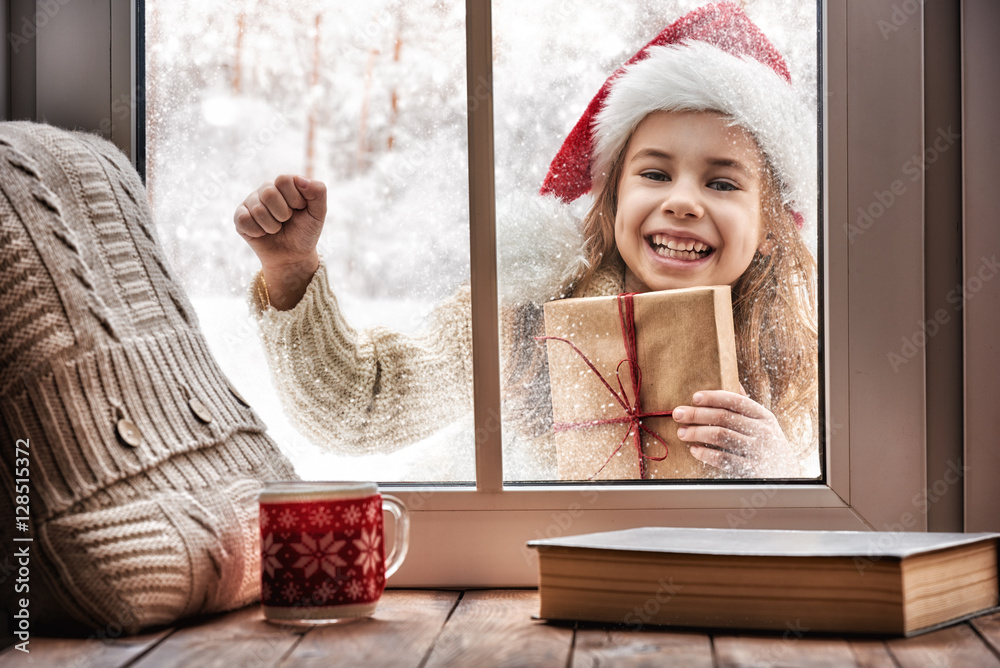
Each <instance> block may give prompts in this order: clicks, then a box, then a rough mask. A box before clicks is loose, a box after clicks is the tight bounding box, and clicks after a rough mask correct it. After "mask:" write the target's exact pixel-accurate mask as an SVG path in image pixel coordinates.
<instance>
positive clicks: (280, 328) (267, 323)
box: [235, 3, 818, 477]
mask: <svg viewBox="0 0 1000 668" xmlns="http://www.w3.org/2000/svg"><path fill="white" fill-rule="evenodd" d="M811 122H812V121H811V119H810V118H809V114H808V113H806V112H804V111H803V110H802V108H801V105H800V104H799V102H798V101H797V98H796V97H795V96H794V94H793V92H792V90H791V86H790V78H789V75H788V70H787V67H786V65H785V63H784V60H783V59H782V58H781V56H780V54H778V52H777V51H776V50H775V49H774V47H773V46H772V45H771V44H770V42H769V41H768V40H767V38H766V37H765V36H764V35H763V34H762V33H761V32H760V31H759V29H758V28H757V27H756V26H755V25H754V24H753V23H752V22H751V21H750V20H749V18H747V17H746V15H745V14H743V13H742V11H741V10H740V9H739V8H737V7H736V6H735V5H733V4H731V3H720V4H717V5H709V6H706V7H703V8H701V9H698V10H695V11H694V12H691V13H690V14H688V15H686V16H684V17H682V18H681V19H679V20H678V21H676V22H675V23H673V24H672V25H671V26H669V27H668V28H666V29H665V30H664V31H663V32H661V33H660V34H659V35H658V36H657V37H656V38H655V39H654V40H653V41H652V42H650V43H649V44H647V45H646V46H645V47H644V48H643V49H642V50H640V51H639V53H637V54H636V55H635V56H634V57H633V58H632V59H631V60H630V61H629V62H628V63H626V65H625V66H623V67H622V68H621V69H619V70H618V71H617V72H615V74H613V75H612V76H611V77H610V78H609V79H608V81H607V82H606V83H605V84H604V86H603V87H602V89H601V91H600V92H599V93H598V94H597V96H596V97H595V98H594V100H593V101H592V102H591V104H590V105H589V106H588V109H587V111H586V113H585V114H584V116H583V117H582V118H581V119H580V121H579V122H578V123H577V125H576V127H575V128H574V130H573V132H572V133H571V134H570V135H569V137H568V138H567V140H566V142H565V143H564V144H563V147H562V148H561V149H560V152H559V154H558V155H557V156H556V158H555V159H554V160H553V162H552V165H551V167H550V170H549V173H548V175H547V177H546V180H545V183H544V185H543V187H542V191H541V195H542V197H541V198H540V200H539V201H537V202H535V203H533V204H532V205H530V206H524V207H522V208H521V209H520V210H518V211H516V212H514V213H513V215H512V216H511V217H512V218H514V221H512V222H511V226H512V227H513V228H514V229H515V230H517V231H527V232H536V231H537V233H535V234H533V235H532V236H531V239H530V241H527V242H524V241H523V240H522V243H523V245H525V246H532V251H533V252H534V253H535V254H538V253H540V252H541V253H545V252H546V251H545V250H544V248H543V250H541V251H540V250H539V248H538V247H537V245H536V242H537V239H538V237H539V235H541V236H542V237H550V238H552V239H557V240H560V239H563V238H564V235H565V232H566V230H567V229H576V228H575V227H574V224H573V223H572V222H567V221H569V220H570V219H569V215H568V207H567V206H566V204H568V203H569V202H571V201H573V200H575V199H576V198H578V197H579V196H581V195H583V194H584V193H586V192H588V191H591V190H593V191H594V192H595V197H594V202H593V205H592V207H591V208H590V210H589V212H588V214H587V215H586V217H585V218H584V220H583V224H582V237H581V242H580V244H579V251H580V252H578V253H570V254H567V253H565V252H560V251H561V250H564V249H557V251H555V252H552V253H551V256H552V258H556V257H557V258H559V259H558V260H556V261H554V264H555V265H556V266H554V267H552V271H551V272H550V274H551V276H549V277H548V278H551V279H552V280H551V281H548V282H546V281H537V280H534V279H533V280H532V281H531V282H532V283H533V284H534V286H535V288H536V294H534V295H532V296H530V297H525V296H524V295H521V296H520V297H519V298H518V299H507V300H505V301H504V303H503V304H502V313H503V316H504V324H503V327H502V333H503V341H502V348H503V352H504V355H505V360H504V362H505V364H504V368H505V371H506V378H505V384H504V395H505V396H504V407H505V416H507V417H512V418H514V419H515V422H516V423H517V426H518V431H519V432H520V433H521V434H522V435H526V436H528V437H530V438H533V439H536V441H537V443H533V444H532V446H531V447H530V448H529V450H530V451H531V452H534V453H537V454H536V457H537V458H538V459H540V460H541V462H542V464H543V468H545V467H548V468H550V469H551V467H552V462H553V461H554V456H553V454H552V447H551V445H550V444H549V443H548V438H549V434H550V433H551V406H550V405H549V401H548V374H547V367H546V360H545V353H544V350H543V349H542V348H541V347H540V346H538V345H537V344H536V343H535V342H534V341H533V339H532V337H533V336H534V335H537V334H539V333H540V332H541V304H542V303H544V301H547V300H549V299H555V298H560V297H564V296H568V295H572V296H574V297H582V296H595V295H609V294H617V293H619V292H624V291H628V292H643V291H647V290H665V289H671V288H680V287H691V286H705V285H720V284H728V285H731V286H732V291H733V315H734V321H735V326H736V338H737V351H738V359H739V367H740V377H741V382H742V385H743V388H744V393H743V394H742V395H740V394H735V393H731V392H724V391H702V392H697V393H695V395H694V396H693V397H692V398H691V404H690V405H687V406H679V407H676V408H675V409H674V413H673V417H674V419H675V420H676V421H677V422H678V423H680V424H681V425H682V427H681V428H680V429H679V431H678V435H679V437H680V438H681V439H682V440H684V441H685V442H688V443H690V449H691V454H692V455H693V456H694V457H696V458H697V459H700V460H701V461H703V462H705V463H707V464H709V465H711V466H714V467H716V468H718V469H719V470H720V471H722V472H723V473H724V474H726V475H733V476H741V477H796V476H799V475H802V469H801V467H800V464H801V463H802V462H803V461H805V459H806V457H807V456H808V455H810V454H812V453H814V452H815V448H816V443H817V433H818V429H817V332H816V326H815V312H816V310H815V262H814V260H813V258H812V255H811V254H810V252H809V250H808V248H807V247H806V245H805V243H804V242H803V239H802V236H801V234H800V230H801V228H802V226H803V223H804V217H803V215H801V214H800V213H798V212H796V210H795V209H796V208H798V209H802V210H804V211H808V209H809V208H810V207H813V206H815V202H816V192H815V172H816V161H815V150H814V147H813V144H812V142H811V139H810V138H811V136H812V135H811V132H812V129H811V127H810V125H811ZM325 197H326V193H325V188H324V186H323V184H321V183H319V182H315V181H308V180H307V179H304V178H302V177H300V176H280V177H278V178H277V179H275V180H274V182H271V183H265V184H264V185H263V186H261V188H259V189H258V190H257V191H255V192H253V193H251V194H250V195H249V196H248V197H247V199H246V200H245V201H244V203H243V204H241V205H240V206H239V207H238V208H237V211H236V215H235V222H236V229H237V231H238V232H239V233H240V235H241V236H242V237H243V238H244V239H246V240H247V242H248V243H249V244H250V245H251V247H252V248H253V249H254V251H255V252H256V253H257V255H258V257H259V258H260V260H261V263H262V272H261V274H260V275H259V276H258V278H257V279H256V281H255V283H254V286H255V287H254V291H253V295H254V296H253V299H252V302H253V305H254V308H255V310H256V312H257V313H258V314H259V316H260V318H261V333H262V337H263V340H264V344H265V349H266V350H267V352H268V357H269V363H270V365H271V367H272V371H273V372H274V378H275V380H276V384H277V385H278V390H279V393H280V395H281V396H282V399H283V402H284V404H285V406H286V409H287V410H288V411H289V412H290V413H291V415H292V417H293V418H294V419H295V420H296V421H297V422H298V425H299V427H300V428H301V429H302V430H303V431H305V432H306V433H307V435H311V436H312V437H313V439H314V440H316V441H317V442H329V441H330V440H331V439H333V440H335V441H336V442H337V443H338V444H339V445H340V446H341V447H343V448H345V449H347V450H349V451H352V452H355V453H359V454H363V453H370V452H378V451H381V452H384V451H387V450H392V449H395V448H398V447H402V446H404V445H406V444H408V443H412V442H413V441H415V440H418V439H419V438H422V437H423V436H426V435H428V434H429V433H431V432H432V431H434V430H435V429H436V428H438V427H439V426H440V425H442V424H445V423H447V422H448V421H450V420H452V419H454V418H455V417H457V416H458V415H459V413H460V411H462V410H463V409H467V406H468V405H469V403H470V401H471V383H470V382H469V379H470V378H471V374H469V373H468V372H467V371H466V369H467V368H468V365H469V364H470V363H471V326H470V322H469V318H470V302H469V290H468V287H465V288H463V289H460V290H459V291H458V292H457V293H456V295H455V296H453V297H452V298H451V299H449V300H447V301H446V302H445V303H443V304H442V305H441V306H440V307H439V308H438V309H437V311H436V312H435V314H434V318H433V321H432V323H431V327H430V328H429V329H428V333H427V334H426V335H425V336H423V337H406V336H403V335H400V334H398V333H394V332H388V331H385V330H372V331H368V332H361V333H358V332H355V331H354V330H353V329H351V328H350V327H349V325H347V323H346V322H344V320H343V318H342V316H341V314H340V311H339V309H338V307H337V303H336V299H335V298H334V296H333V293H332V291H331V290H330V288H329V284H328V282H327V278H326V272H325V267H324V266H323V264H322V262H321V261H320V259H319V256H318V254H317V252H316V242H317V241H318V238H319V234H320V230H321V229H322V224H323V219H324V217H325V213H326V199H325ZM504 227H505V225H504V224H503V221H501V224H499V225H498V228H501V229H500V232H499V233H500V235H501V237H502V236H503V229H502V228H504ZM529 228H531V229H529ZM515 234H516V233H515ZM559 243H562V242H559ZM504 246H505V244H504V242H503V240H502V239H501V249H503V247H504ZM567 256H570V258H569V259H566V258H567ZM505 264H507V265H508V266H509V263H508V262H505V258H504V257H503V250H501V266H504V265H505ZM538 293H540V294H538ZM813 459H815V458H813ZM813 468H815V466H814V467H813ZM810 473H813V471H810Z"/></svg>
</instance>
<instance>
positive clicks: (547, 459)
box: [492, 0, 820, 481]
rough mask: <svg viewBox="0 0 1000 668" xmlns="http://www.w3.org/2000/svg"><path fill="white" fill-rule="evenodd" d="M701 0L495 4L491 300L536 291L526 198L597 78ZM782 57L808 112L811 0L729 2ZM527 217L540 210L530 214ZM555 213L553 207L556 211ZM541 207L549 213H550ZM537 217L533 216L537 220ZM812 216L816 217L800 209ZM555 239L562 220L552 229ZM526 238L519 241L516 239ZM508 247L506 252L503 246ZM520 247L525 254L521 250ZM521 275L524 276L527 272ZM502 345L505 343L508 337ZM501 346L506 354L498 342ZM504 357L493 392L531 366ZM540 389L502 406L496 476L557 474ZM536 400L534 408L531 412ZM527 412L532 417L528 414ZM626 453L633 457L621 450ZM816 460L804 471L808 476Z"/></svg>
mask: <svg viewBox="0 0 1000 668" xmlns="http://www.w3.org/2000/svg"><path fill="white" fill-rule="evenodd" d="M704 4H707V3H706V2H705V0H666V1H664V0H640V1H638V2H627V3H622V2H618V1H616V0H587V1H584V0H553V1H552V2H537V1H535V0H494V2H493V5H492V6H493V12H492V18H493V34H494V51H493V58H494V60H493V71H494V128H495V151H496V190H497V228H498V231H497V235H498V245H499V246H500V248H499V250H498V253H499V266H498V274H499V275H498V281H499V284H500V292H501V298H502V299H504V298H508V299H509V298H513V299H514V300H517V299H518V298H520V297H523V296H524V293H523V291H525V290H530V289H532V287H533V286H537V283H538V279H537V277H539V276H545V275H546V274H547V273H548V269H546V267H545V266H539V265H545V264H548V263H551V262H552V259H553V257H554V256H555V255H556V254H557V253H558V251H557V250H550V249H553V248H555V249H558V247H559V244H558V243H554V244H553V243H552V241H551V240H544V241H539V240H538V235H539V234H541V232H539V230H534V229H530V230H525V229H523V228H524V226H523V225H521V226H520V227H519V226H518V221H523V220H525V219H526V218H527V217H529V216H528V214H530V213H532V212H531V211H530V210H529V209H530V206H532V205H531V204H526V198H527V197H528V196H530V195H532V194H534V193H537V192H538V189H539V187H540V186H541V184H542V181H543V179H544V177H545V174H546V171H547V169H548V166H549V162H550V161H551V160H552V158H553V156H555V154H556V153H557V152H558V150H559V147H560V146H561V144H562V142H563V140H564V139H565V138H566V136H567V134H568V133H569V131H570V130H571V129H572V127H573V126H574V125H575V124H576V122H577V120H578V119H579V117H580V115H581V114H582V113H583V111H584V109H585V108H586V106H587V104H588V103H589V102H590V100H591V98H592V97H593V96H594V94H595V93H596V92H597V91H598V90H599V88H600V87H601V85H602V84H603V83H604V81H605V79H606V78H607V77H608V75H609V74H611V72H613V71H614V70H615V69H616V68H617V67H618V66H619V65H621V64H622V63H624V62H625V61H626V60H628V59H629V58H630V57H631V56H632V55H633V54H634V53H635V52H636V51H637V50H638V49H639V48H640V47H641V46H643V45H644V44H645V43H646V42H648V41H649V40H650V39H652V38H653V37H654V36H655V35H656V34H657V33H658V32H659V31H660V30H662V29H663V28H664V27H666V26H667V25H669V24H670V23H671V22H672V21H674V20H675V19H676V18H678V17H680V16H681V15H683V14H685V13H687V12H689V11H691V10H693V9H695V8H697V7H700V6H702V5H704ZM739 4H740V5H741V6H742V7H743V8H744V11H745V12H746V13H747V14H748V15H749V16H750V18H751V19H752V20H753V21H754V22H755V23H756V24H757V25H758V26H759V27H760V29H761V30H762V31H763V32H764V34H765V35H767V37H768V38H769V39H770V41H771V42H772V43H773V44H774V45H775V47H776V48H777V49H778V50H779V51H780V52H781V53H782V55H783V56H784V57H785V59H786V61H787V63H788V65H789V68H790V70H791V74H792V78H793V81H794V83H795V88H796V91H797V92H798V93H799V94H800V95H801V96H802V99H803V102H804V103H805V104H806V105H807V106H808V107H809V108H810V109H816V104H817V99H816V91H817V60H816V59H817V53H816V51H817V44H816V30H817V14H816V11H817V3H810V2H800V1H799V0H749V1H748V2H741V3H739ZM591 201H592V200H591V198H590V197H589V196H584V197H582V198H580V199H579V200H577V201H576V202H574V203H573V205H572V207H570V209H569V211H570V213H571V214H572V215H573V216H575V217H576V219H577V220H578V219H579V218H581V217H582V216H583V215H584V213H585V212H586V210H587V208H588V207H589V204H590V202H591ZM533 213H534V216H533V217H534V218H535V219H537V218H538V217H539V216H538V215H537V214H538V212H537V211H534V212H533ZM565 213H566V212H562V214H565ZM562 214H556V213H552V217H557V216H558V215H562ZM544 215H545V212H543V217H544ZM807 218H809V219H811V220H813V221H814V220H816V216H815V215H813V216H808V217H807ZM553 229H554V230H555V232H554V234H556V235H565V234H567V231H566V222H565V221H564V220H557V222H556V223H555V224H554V225H553ZM806 233H807V235H808V236H807V239H806V243H807V245H808V246H809V248H810V250H811V251H812V252H813V254H814V255H815V253H816V248H817V236H816V235H817V230H816V229H815V228H807V229H806ZM525 239H527V240H528V242H527V243H525V242H524V240H525ZM512 244H513V245H514V246H516V247H517V248H515V249H512V248H511V245H512ZM525 246H527V247H528V248H529V251H530V250H531V249H535V252H534V253H532V252H525V250H524V247H525ZM525 276H527V277H528V278H527V279H526V278H525ZM519 325H520V326H521V327H522V329H523V322H521V323H519V322H515V323H513V327H512V323H511V322H510V321H509V317H508V319H507V320H506V321H505V320H504V315H503V314H501V323H500V326H501V331H506V332H508V333H512V334H511V336H514V337H516V335H517V333H518V326H519ZM505 345H508V346H509V341H508V342H507V344H505ZM506 350H510V348H509V347H508V348H507V349H506ZM520 361H521V363H520V365H517V364H513V363H511V361H510V358H507V359H506V361H505V364H506V366H505V369H504V392H505V396H508V397H509V396H510V394H511V388H512V387H514V386H520V385H523V381H524V379H525V378H526V377H528V376H530V374H532V373H533V372H534V370H533V369H532V368H530V367H531V365H530V364H525V363H524V362H523V357H522V358H520ZM547 391H548V390H547V385H544V384H543V385H542V386H538V385H537V384H536V385H535V386H533V387H530V388H529V389H528V390H519V391H518V394H519V395H521V396H515V397H514V400H513V402H508V403H507V404H506V408H505V411H504V419H503V436H504V479H505V480H508V481H521V480H524V481H528V480H551V479H554V478H555V477H556V471H555V457H554V454H553V453H552V452H549V453H548V454H541V451H540V448H539V441H538V440H536V438H535V437H537V436H538V435H539V434H540V433H542V432H543V431H544V427H545V423H546V420H545V416H544V415H539V414H538V413H539V412H541V413H544V412H545V411H547V410H550V409H549V408H548V403H549V402H548V397H547V396H545V395H546V393H547ZM597 391H600V392H605V390H604V388H598V390H597ZM539 406H541V408H540V409H539V408H538V407H539ZM532 410H534V411H535V413H534V414H533V413H532ZM632 454H633V455H634V453H632ZM819 472H820V468H819V455H818V454H817V455H816V457H815V459H814V461H811V462H810V463H809V466H808V470H807V471H806V472H805V474H806V475H807V476H809V477H813V476H816V475H819Z"/></svg>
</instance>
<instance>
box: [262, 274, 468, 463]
mask: <svg viewBox="0 0 1000 668" xmlns="http://www.w3.org/2000/svg"><path fill="white" fill-rule="evenodd" d="M258 282H259V277H258V278H255V279H254V282H253V287H252V289H251V297H250V303H251V310H252V311H253V312H254V313H255V314H256V315H257V317H258V321H259V330H260V335H261V340H262V343H263V346H264V351H265V355H266V357H267V361H268V366H269V367H270V369H271V374H272V378H273V381H274V385H275V387H276V389H277V391H278V396H279V397H280V399H281V402H282V405H283V407H284V409H285V412H286V413H287V414H288V415H289V417H290V418H291V420H292V422H293V423H295V425H296V427H297V428H298V429H299V431H301V432H302V433H303V434H304V435H305V436H307V437H308V438H309V439H311V440H312V441H313V442H315V443H316V444H318V445H321V446H324V447H326V448H328V449H331V450H334V451H337V452H342V453H345V454H354V455H366V454H374V453H386V452H392V451H394V450H398V449H399V448H402V447H404V446H406V445H409V444H411V443H414V442H416V441H418V440H420V439H422V438H425V437H427V436H429V435H430V434H432V433H434V432H435V431H436V430H438V429H440V428H442V427H444V426H446V425H448V424H449V423H451V422H453V421H455V420H456V419H459V418H461V417H463V416H465V415H470V414H471V410H472V328H471V322H470V320H471V298H470V292H469V287H468V286H464V287H463V288H461V289H459V290H458V291H457V292H456V293H455V294H454V295H453V296H452V297H451V298H449V299H447V300H445V301H444V302H443V303H442V304H440V305H439V306H438V307H437V308H436V310H435V311H434V312H433V313H432V315H431V316H430V317H429V319H428V322H427V326H426V327H425V328H424V330H423V331H422V332H421V333H419V334H417V335H405V334H401V333H399V332H396V331H392V330H389V329H386V328H382V327H376V328H372V329H368V330H362V331H356V330H355V329H353V328H352V327H351V326H350V324H348V323H347V321H346V320H345V319H344V316H343V314H342V312H341V310H340V307H339V305H338V304H337V298H336V297H335V296H334V294H333V291H332V290H331V289H330V284H329V280H328V277H327V272H326V266H325V265H323V264H322V263H321V264H320V268H319V270H318V271H317V272H316V274H315V275H314V276H313V278H312V281H311V282H310V284H309V287H308V289H307V290H306V293H305V295H304V296H303V298H302V300H301V301H300V302H299V303H298V304H297V305H296V306H295V308H293V309H291V310H289V311H278V310H276V309H274V308H272V307H269V306H267V307H265V305H263V304H262V303H261V302H260V294H261V293H260V291H258V290H257V289H256V286H257V285H258Z"/></svg>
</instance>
